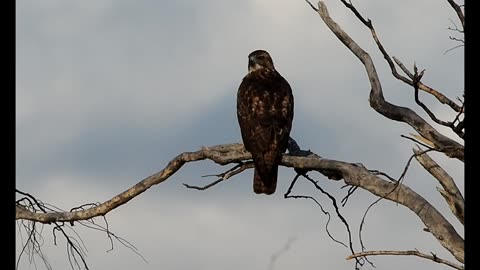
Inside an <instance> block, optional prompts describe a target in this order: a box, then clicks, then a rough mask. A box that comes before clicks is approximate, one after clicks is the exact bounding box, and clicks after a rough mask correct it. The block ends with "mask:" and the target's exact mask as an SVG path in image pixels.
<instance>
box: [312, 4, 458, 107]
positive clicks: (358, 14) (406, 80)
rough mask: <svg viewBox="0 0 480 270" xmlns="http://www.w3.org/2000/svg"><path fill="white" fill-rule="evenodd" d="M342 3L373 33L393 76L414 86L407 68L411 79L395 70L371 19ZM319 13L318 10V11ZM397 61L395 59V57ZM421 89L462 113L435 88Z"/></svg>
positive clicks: (424, 87)
mask: <svg viewBox="0 0 480 270" xmlns="http://www.w3.org/2000/svg"><path fill="white" fill-rule="evenodd" d="M341 2H342V3H343V4H344V5H345V6H346V7H347V8H349V9H350V10H351V11H352V12H353V13H354V14H355V16H356V17H357V18H358V19H359V20H360V21H361V22H362V23H363V24H364V25H365V26H367V27H368V28H369V29H370V31H371V33H372V37H373V39H374V40H375V43H376V44H377V47H378V49H379V50H380V52H381V53H382V54H383V57H384V58H385V60H386V61H387V63H388V65H389V67H390V70H391V71H392V75H393V76H394V77H395V78H397V79H398V80H400V81H402V82H404V83H406V84H408V85H410V86H413V81H412V80H411V79H413V75H412V74H411V73H410V72H408V71H407V72H405V70H406V69H405V66H404V67H403V68H402V70H403V71H404V72H405V73H406V74H407V75H408V76H409V77H410V79H408V78H406V77H404V76H402V75H400V74H399V73H398V72H397V69H396V68H395V65H394V64H393V61H392V58H391V57H390V55H389V54H388V53H387V51H386V50H385V48H384V47H383V45H382V43H381V42H380V39H379V38H378V36H377V32H376V31H375V29H374V28H373V23H372V21H371V20H370V19H368V20H367V19H365V18H364V17H363V16H362V15H361V14H360V13H359V12H358V10H357V9H356V8H355V7H354V6H353V5H352V4H351V3H347V2H346V1H345V0H341ZM316 11H317V12H318V10H316ZM393 58H394V59H395V57H393ZM418 87H419V89H420V90H422V91H425V92H427V93H431V94H433V93H436V95H434V96H435V97H436V98H437V99H438V100H439V101H440V102H441V103H442V104H447V105H449V106H450V107H451V108H452V109H453V110H455V111H456V112H459V111H460V106H458V105H457V104H456V103H455V102H453V101H452V100H450V99H448V98H446V97H445V96H443V95H441V94H440V93H439V92H438V91H436V90H434V89H433V88H431V87H429V86H427V85H425V84H423V83H419V85H418Z"/></svg>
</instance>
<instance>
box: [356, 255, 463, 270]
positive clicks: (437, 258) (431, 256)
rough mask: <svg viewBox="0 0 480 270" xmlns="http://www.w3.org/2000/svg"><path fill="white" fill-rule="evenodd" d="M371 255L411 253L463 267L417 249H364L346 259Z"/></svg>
mask: <svg viewBox="0 0 480 270" xmlns="http://www.w3.org/2000/svg"><path fill="white" fill-rule="evenodd" d="M372 255H402V256H403V255H411V256H418V257H421V258H425V259H428V260H432V261H434V262H437V263H442V264H446V265H448V266H450V267H453V268H455V269H458V270H463V269H464V267H463V266H462V265H458V264H455V263H452V262H450V261H447V260H445V259H442V258H439V257H437V255H435V254H433V253H432V255H428V254H424V253H421V252H419V251H417V250H406V251H394V250H379V251H364V252H359V253H355V254H353V255H350V256H348V257H347V260H351V259H354V258H358V257H364V256H372Z"/></svg>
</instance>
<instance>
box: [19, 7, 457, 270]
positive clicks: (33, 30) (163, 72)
mask: <svg viewBox="0 0 480 270" xmlns="http://www.w3.org/2000/svg"><path fill="white" fill-rule="evenodd" d="M314 3H315V2H314ZM326 4H327V7H328V8H329V12H330V15H331V17H332V18H333V19H334V20H336V21H337V23H339V24H340V26H341V27H342V28H343V29H344V30H345V31H346V32H347V33H348V34H350V36H351V37H352V38H353V39H354V40H355V41H357V43H358V44H359V45H360V46H362V48H364V49H365V50H366V51H367V52H368V53H369V54H370V56H371V57H372V59H373V60H374V63H375V65H376V70H377V72H378V73H379V77H380V80H381V83H382V87H383V90H384V95H385V98H386V99H387V100H388V101H390V102H392V103H394V104H397V105H401V106H409V107H411V108H413V109H414V110H415V111H417V113H418V114H419V115H421V116H422V117H424V118H428V116H427V115H426V114H425V113H424V112H423V111H422V110H421V109H420V108H419V107H418V106H416V105H415V103H414V100H413V89H412V88H411V87H409V86H407V85H405V84H403V83H402V82H400V81H398V80H396V79H394V78H393V76H392V75H391V73H390V71H389V69H388V65H387V63H386V61H385V60H384V59H383V57H382V55H381V54H380V52H379V51H378V50H377V49H376V47H375V44H374V42H373V40H372V38H371V35H370V32H369V30H368V29H367V28H365V27H363V26H362V25H361V24H360V23H359V21H358V20H357V19H356V17H355V16H354V15H353V14H352V13H351V12H349V11H348V10H347V9H346V8H345V7H344V6H342V5H341V3H340V1H326ZM354 4H355V5H356V6H357V8H358V9H359V11H360V12H362V14H364V15H365V17H368V18H370V19H372V21H373V24H374V26H375V29H376V31H377V34H378V36H379V38H380V39H381V41H382V42H383V45H384V46H385V48H386V50H387V51H388V52H389V53H390V55H392V56H396V57H397V58H399V59H400V60H401V61H402V62H403V63H404V64H405V65H406V66H407V67H409V68H410V69H411V68H412V67H413V64H414V63H416V65H417V66H418V67H419V69H426V72H425V75H424V77H423V82H424V83H425V84H427V85H430V86H432V87H433V88H436V89H438V90H439V91H441V92H442V93H444V94H445V95H446V96H447V97H449V98H450V99H454V100H455V99H456V97H459V96H461V94H462V92H463V89H464V61H463V59H464V50H463V48H462V47H460V48H457V49H454V50H451V51H449V52H447V53H445V52H446V51H447V50H448V49H450V48H452V47H454V46H456V45H458V44H457V43H455V42H454V41H452V40H450V39H449V36H457V37H458V35H457V34H456V33H455V32H453V31H450V30H448V29H447V28H448V27H454V26H453V23H456V24H457V25H458V24H459V22H458V18H457V17H456V14H455V12H454V11H453V10H452V9H451V7H450V6H449V4H448V2H447V1H434V0H425V1H421V2H418V1H413V0H406V1H393V0H383V1H372V0H365V1H361V2H360V1H358V3H357V2H354ZM426 10H428V12H425V11H426ZM256 49H265V50H267V51H269V52H270V54H271V56H272V58H273V61H274V63H275V66H276V69H277V70H278V71H279V72H280V73H281V74H282V75H283V76H284V77H285V78H286V79H287V80H288V81H289V83H290V85H291V86H292V89H293V93H294V97H295V116H294V120H293V128H292V132H291V136H292V137H293V138H294V139H295V140H297V142H298V143H299V145H300V146H301V147H302V149H310V150H312V151H313V152H315V153H317V154H319V155H321V156H322V157H325V158H329V159H334V160H342V161H346V162H353V163H362V164H363V165H365V166H366V167H367V168H369V169H377V170H380V171H383V172H386V173H388V174H390V175H392V176H393V177H396V178H398V176H400V174H401V172H402V170H403V168H404V166H405V164H406V161H407V160H408V158H409V157H410V155H411V154H412V148H413V147H414V146H415V145H414V144H413V142H411V141H409V140H406V139H404V138H402V137H400V135H409V133H413V132H414V130H413V129H412V128H410V127H409V126H408V125H406V124H404V123H399V122H395V121H391V120H389V119H387V118H385V117H383V116H381V115H379V114H378V113H376V112H375V111H374V110H373V109H372V108H371V107H370V106H369V104H368V95H369V91H370V85H369V82H368V79H367V76H366V73H365V71H364V67H363V66H362V64H361V62H360V61H358V60H357V59H356V58H355V57H354V55H353V54H352V53H351V52H350V51H348V49H346V47H344V46H343V44H342V43H341V42H340V41H339V40H338V39H337V38H336V37H335V36H334V35H333V34H332V33H331V32H330V31H329V30H328V28H327V27H326V25H325V24H324V23H323V21H322V20H321V18H320V17H319V15H318V14H317V13H315V12H314V11H313V10H312V9H311V8H310V7H309V6H308V5H307V4H306V3H305V1H301V0H247V1H225V0H204V1H195V0H192V1H125V0H116V1H113V0H96V1H59V0H44V1H34V0H23V1H17V2H16V187H17V189H19V190H22V191H24V192H28V193H30V194H33V195H35V196H36V197H37V198H39V199H40V200H42V201H43V202H46V203H49V204H51V205H55V206H57V207H60V208H62V209H71V208H72V207H75V206H79V205H82V204H85V203H91V202H104V201H107V200H109V199H110V198H112V197H113V196H115V195H117V194H119V193H121V192H122V191H124V190H126V189H128V188H129V187H131V186H133V185H134V184H136V183H137V182H139V181H140V180H142V179H144V178H145V177H147V176H149V175H151V174H153V173H156V172H158V171H160V170H161V169H163V168H164V167H165V166H166V165H167V163H168V162H169V161H170V160H171V159H173V158H174V157H175V156H176V155H178V154H180V153H182V152H185V151H196V150H198V149H200V147H202V146H212V145H218V144H225V143H237V142H241V137H240V129H239V127H238V123H237V119H236V93H237V89H238V86H239V84H240V82H241V80H242V78H243V76H245V74H246V72H247V55H248V54H249V53H250V52H251V51H253V50H256ZM421 99H422V100H423V101H424V103H426V104H427V105H428V106H429V107H430V108H431V109H432V111H433V112H434V113H436V114H437V116H438V117H439V118H442V119H444V120H451V119H453V118H454V117H455V113H454V112H452V111H451V110H450V109H449V108H448V107H447V106H445V105H442V104H440V103H438V102H437V101H436V100H435V99H434V98H432V97H431V96H428V95H426V94H424V93H423V94H421ZM429 122H431V121H429ZM432 125H434V126H435V127H437V125H436V124H432ZM438 130H439V131H441V132H443V133H444V134H446V135H448V136H450V137H452V138H453V139H455V140H457V141H459V142H461V143H462V144H463V142H462V141H461V139H459V138H457V137H455V135H453V133H452V132H451V131H449V130H448V129H446V128H443V127H438ZM432 157H433V158H434V159H435V160H436V161H437V162H438V163H439V164H440V165H441V166H443V167H444V168H445V169H446V170H447V171H448V172H449V173H450V175H451V176H452V177H453V178H454V179H455V180H456V183H457V185H458V187H459V188H460V189H461V191H462V192H463V188H464V181H463V179H464V170H463V163H461V162H459V161H457V160H452V159H448V158H446V157H445V156H443V155H440V154H436V153H434V154H432ZM228 168H229V166H220V165H216V164H214V163H213V162H211V161H200V162H195V163H189V164H186V165H185V166H184V167H183V168H182V169H181V170H180V171H178V172H177V173H176V174H174V175H173V176H172V177H171V178H170V179H169V180H168V181H166V182H164V183H162V184H160V185H157V186H154V187H152V188H151V189H149V190H147V191H146V192H144V193H142V194H141V195H140V196H138V197H136V198H135V199H133V200H132V201H130V202H129V203H127V204H125V205H123V206H121V207H119V208H117V209H115V210H114V211H112V212H110V213H108V214H107V216H106V218H107V220H108V226H109V229H110V230H111V231H112V232H114V233H115V234H116V235H119V236H121V237H123V238H124V239H126V240H128V241H129V242H130V243H131V244H133V245H134V246H135V247H136V248H138V252H139V253H140V254H141V255H142V256H143V258H144V259H145V261H144V260H143V259H142V258H141V257H140V256H138V255H137V254H135V253H134V252H132V251H131V250H130V249H128V248H126V247H124V246H122V245H121V244H120V243H118V242H114V249H113V250H111V251H109V250H110V248H111V246H110V240H109V239H108V237H107V235H106V234H105V233H102V232H98V231H93V230H89V229H85V228H83V227H81V226H75V229H76V231H77V233H79V234H80V235H81V238H82V240H83V242H84V243H85V245H86V249H87V257H86V259H87V262H88V265H89V267H90V269H119V270H123V269H159V268H162V269H198V270H200V269H276V270H282V269H313V268H317V269H322V268H325V269H339V270H344V269H345V270H347V269H348V270H351V269H354V262H353V261H347V260H345V258H346V257H347V256H348V255H350V251H349V250H348V249H346V248H345V247H343V246H342V245H340V244H338V243H336V242H334V241H333V240H332V239H330V238H329V236H328V234H327V232H326V230H325V226H326V223H327V220H328V216H326V215H324V214H323V213H322V211H321V210H320V208H319V207H318V206H316V205H315V204H314V203H313V202H312V201H308V200H300V199H297V200H294V199H284V198H283V194H284V193H285V192H286V190H287V188H288V186H289V184H290V182H291V181H292V179H293V177H294V176H295V174H294V172H293V170H292V169H290V168H284V167H282V168H280V171H279V179H278V181H279V182H278V186H277V191H276V193H275V194H274V195H271V196H265V195H257V194H255V193H253V190H252V177H253V171H252V170H249V171H245V172H244V173H242V174H240V175H237V176H235V177H234V178H232V179H230V180H229V181H227V182H224V183H220V184H219V185H217V186H214V187H212V188H210V189H208V190H205V191H196V190H190V189H186V188H185V187H184V186H183V185H182V183H188V184H194V185H204V184H207V183H209V181H213V180H215V179H214V178H203V177H202V176H203V175H207V174H217V173H221V172H223V171H225V170H226V169H228ZM310 176H311V177H312V178H314V179H315V180H318V181H319V182H318V183H319V185H321V186H322V187H323V188H324V189H325V190H327V191H328V192H329V193H331V194H332V195H333V196H334V197H335V198H336V199H337V201H340V200H341V199H342V198H343V197H344V196H345V194H346V190H345V189H341V187H342V186H343V183H342V182H341V181H340V182H336V181H332V180H328V179H327V178H326V177H324V176H323V175H321V174H319V173H315V172H311V173H310ZM404 184H405V185H408V186H409V187H411V188H413V189H414V190H416V191H417V192H418V193H419V194H421V195H422V196H424V197H425V198H426V199H427V200H429V201H430V202H431V203H432V204H433V205H434V206H435V207H436V208H437V209H438V210H440V211H441V212H442V213H444V216H445V217H446V218H447V219H448V220H449V221H451V222H452V224H453V225H454V226H455V228H456V230H457V231H458V232H459V233H460V234H461V235H463V227H462V226H461V224H460V223H459V222H458V221H457V220H456V219H455V217H453V215H452V214H451V212H450V210H449V208H448V206H447V205H446V203H445V202H444V200H443V198H442V197H441V196H440V194H439V193H438V192H437V191H436V187H437V186H439V185H438V183H437V182H436V180H435V179H434V178H432V177H431V176H430V175H429V174H428V173H426V172H425V171H424V170H423V169H422V168H421V166H420V165H419V164H418V163H416V162H415V161H414V162H412V164H411V166H410V169H409V171H408V173H407V175H406V178H405V180H404ZM294 192H295V193H296V194H303V195H311V196H314V197H315V198H317V199H318V200H319V202H320V203H321V204H322V206H323V207H324V209H325V210H327V211H329V212H330V213H331V214H332V217H331V220H330V223H329V225H328V229H329V232H330V233H331V234H332V235H333V236H334V237H335V238H336V239H338V240H339V241H342V242H346V241H348V235H347V232H346V228H345V226H344V225H343V223H341V222H340V221H339V219H338V217H336V216H335V214H334V209H333V207H332V204H331V202H330V201H329V199H328V198H327V197H326V196H325V195H323V194H321V193H320V192H318V191H317V190H315V189H314V188H313V187H312V185H311V184H309V183H308V182H307V181H304V180H302V181H300V182H299V183H298V185H297V186H296V188H295V190H294ZM375 199H376V197H374V196H373V195H372V194H370V193H368V192H366V191H363V190H357V191H356V192H355V193H354V195H352V196H351V197H350V199H349V202H348V203H347V204H346V206H345V207H341V208H340V211H341V213H342V215H343V216H344V217H345V218H346V219H347V220H348V222H349V225H350V229H351V230H352V237H353V244H354V248H355V250H356V251H358V250H359V249H360V246H359V241H358V230H359V226H360V222H361V218H362V216H363V214H364V213H365V210H366V208H367V207H368V206H369V205H370V204H371V203H372V202H373V201H375ZM95 221H96V222H97V223H102V222H103V219H101V218H97V219H95ZM423 227H424V225H423V224H422V222H421V221H420V219H419V218H418V217H416V216H415V215H414V214H413V213H412V212H411V211H409V210H408V209H407V208H405V207H403V206H401V205H396V204H394V203H392V202H389V201H381V202H380V203H378V204H377V205H376V206H375V207H373V208H372V209H371V210H370V211H369V213H368V215H367V219H366V223H365V225H364V229H363V234H362V235H363V241H364V244H365V245H366V248H367V249H368V250H410V249H415V248H416V249H418V250H420V251H422V252H424V253H430V252H433V253H435V254H437V255H438V256H439V257H442V258H444V259H448V260H451V261H455V259H454V258H453V257H452V256H451V255H450V254H449V253H448V252H446V251H444V249H443V247H442V246H441V245H440V244H439V242H438V241H436V239H435V238H434V237H433V236H432V235H430V234H428V233H426V232H424V231H423V230H422V229H423ZM42 236H43V246H42V251H43V254H44V255H45V256H46V257H47V259H48V261H49V263H50V265H51V267H52V269H69V261H68V258H67V251H66V247H65V241H64V240H63V239H58V240H57V241H58V242H57V245H55V244H54V239H53V234H52V227H51V226H48V225H45V226H43V231H42ZM16 239H17V240H16V242H17V245H16V251H17V255H18V254H19V252H20V250H21V248H22V239H23V240H25V239H26V234H25V232H24V231H21V230H19V229H18V228H17V231H16ZM370 260H371V261H372V262H373V263H374V264H375V266H376V267H377V269H393V270H396V269H406V268H409V267H415V268H419V269H420V268H421V269H427V270H429V269H447V268H448V269H449V267H447V266H444V265H439V264H436V263H434V262H431V261H427V260H423V259H420V258H417V257H371V258H370ZM35 262H36V264H33V263H32V261H31V260H30V259H29V257H28V256H24V257H22V259H21V261H20V264H19V269H35V265H36V266H37V267H38V269H45V266H44V265H43V264H42V263H41V259H40V258H38V257H35ZM363 269H373V268H372V267H371V266H369V265H365V266H364V268H363Z"/></svg>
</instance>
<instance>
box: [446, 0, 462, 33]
mask: <svg viewBox="0 0 480 270" xmlns="http://www.w3.org/2000/svg"><path fill="white" fill-rule="evenodd" d="M447 1H448V3H449V4H450V6H452V8H453V9H454V10H455V12H457V16H458V19H460V22H461V23H462V27H463V28H465V16H464V15H463V11H462V8H461V7H460V6H459V5H457V3H455V1H453V0H447Z"/></svg>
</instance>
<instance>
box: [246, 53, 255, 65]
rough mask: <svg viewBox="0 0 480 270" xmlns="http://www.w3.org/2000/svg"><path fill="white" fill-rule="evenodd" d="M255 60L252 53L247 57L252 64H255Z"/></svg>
mask: <svg viewBox="0 0 480 270" xmlns="http://www.w3.org/2000/svg"><path fill="white" fill-rule="evenodd" d="M255 60H256V59H255V56H253V55H252V56H250V57H249V58H248V61H249V62H250V63H252V64H255Z"/></svg>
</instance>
